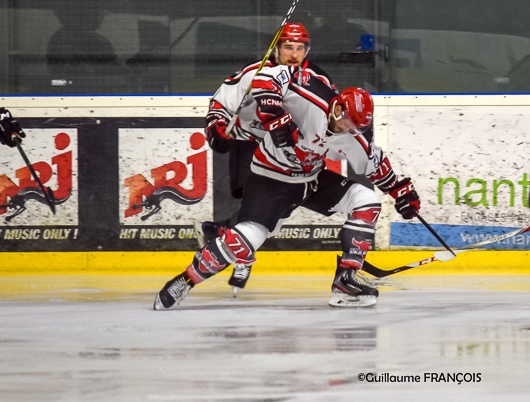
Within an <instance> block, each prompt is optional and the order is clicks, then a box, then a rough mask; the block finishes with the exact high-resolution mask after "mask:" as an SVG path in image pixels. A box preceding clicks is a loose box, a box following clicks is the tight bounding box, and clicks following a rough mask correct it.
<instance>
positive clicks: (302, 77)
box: [294, 68, 311, 86]
mask: <svg viewBox="0 0 530 402" xmlns="http://www.w3.org/2000/svg"><path fill="white" fill-rule="evenodd" d="M294 78H296V82H297V83H298V85H305V86H309V79H310V78H311V74H309V72H308V71H307V70H305V69H303V68H301V69H298V70H297V71H296V73H294Z"/></svg>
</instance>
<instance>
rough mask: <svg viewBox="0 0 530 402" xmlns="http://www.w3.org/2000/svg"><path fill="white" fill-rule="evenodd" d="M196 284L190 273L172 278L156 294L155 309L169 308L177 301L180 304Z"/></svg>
mask: <svg viewBox="0 0 530 402" xmlns="http://www.w3.org/2000/svg"><path fill="white" fill-rule="evenodd" d="M193 286H195V284H194V283H193V282H192V281H191V280H190V278H189V277H188V274H187V273H186V272H183V273H182V274H180V275H178V276H176V277H174V278H173V279H171V280H170V281H169V282H168V283H166V285H165V286H164V287H163V288H162V290H161V291H160V292H159V293H158V294H157V295H156V297H155V302H154V304H153V309H154V310H163V309H168V308H170V307H171V306H173V305H174V304H175V303H176V304H177V305H178V304H179V303H180V302H181V301H182V300H184V298H185V297H186V296H187V294H188V292H189V291H190V289H191V288H192V287H193Z"/></svg>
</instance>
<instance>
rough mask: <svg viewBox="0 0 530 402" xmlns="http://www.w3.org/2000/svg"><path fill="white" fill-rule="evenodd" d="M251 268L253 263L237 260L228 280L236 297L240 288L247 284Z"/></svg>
mask: <svg viewBox="0 0 530 402" xmlns="http://www.w3.org/2000/svg"><path fill="white" fill-rule="evenodd" d="M251 268H252V265H251V264H244V263H241V262H236V263H235V264H234V271H233V272H232V276H231V277H230V279H229V280H228V284H229V285H231V286H232V293H233V296H234V297H236V296H237V292H238V290H239V289H243V288H244V287H245V285H246V284H247V281H248V278H249V276H250V269H251Z"/></svg>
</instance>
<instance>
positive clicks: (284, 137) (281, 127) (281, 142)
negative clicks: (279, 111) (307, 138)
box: [264, 113, 299, 148]
mask: <svg viewBox="0 0 530 402" xmlns="http://www.w3.org/2000/svg"><path fill="white" fill-rule="evenodd" d="M264 128H265V130H267V131H268V132H269V133H270V135H271V139H272V143H273V144H274V146H275V147H276V148H283V147H294V146H295V144H296V143H297V142H298V134H299V132H298V126H297V125H296V123H295V122H294V121H293V119H292V117H291V115H290V114H289V113H286V114H284V115H283V116H280V117H277V118H275V119H274V120H271V121H269V122H267V123H266V124H265V125H264Z"/></svg>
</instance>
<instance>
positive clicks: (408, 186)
mask: <svg viewBox="0 0 530 402" xmlns="http://www.w3.org/2000/svg"><path fill="white" fill-rule="evenodd" d="M388 193H389V194H390V196H391V197H393V198H394V199H395V200H396V203H395V205H394V206H395V207H396V211H398V213H399V214H400V215H401V216H402V217H403V218H404V219H412V218H414V217H415V216H416V212H419V210H420V197H419V196H418V193H417V192H416V190H415V189H414V184H412V181H411V180H410V177H405V178H404V179H403V180H400V181H398V182H397V183H396V184H395V185H394V186H393V187H392V188H391V189H390V190H389V192H388Z"/></svg>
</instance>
